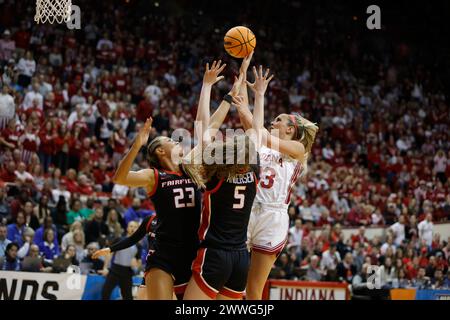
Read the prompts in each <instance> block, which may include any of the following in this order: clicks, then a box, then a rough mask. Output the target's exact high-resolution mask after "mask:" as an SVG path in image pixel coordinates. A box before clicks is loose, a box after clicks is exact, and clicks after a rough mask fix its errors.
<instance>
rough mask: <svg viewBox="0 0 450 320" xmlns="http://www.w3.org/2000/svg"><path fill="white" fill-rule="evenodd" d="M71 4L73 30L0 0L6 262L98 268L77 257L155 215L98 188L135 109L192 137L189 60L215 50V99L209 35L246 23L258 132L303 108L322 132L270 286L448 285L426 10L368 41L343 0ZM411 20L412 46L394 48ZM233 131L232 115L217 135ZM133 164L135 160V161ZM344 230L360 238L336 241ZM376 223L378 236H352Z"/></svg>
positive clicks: (193, 75)
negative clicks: (75, 17) (259, 90)
mask: <svg viewBox="0 0 450 320" xmlns="http://www.w3.org/2000/svg"><path fill="white" fill-rule="evenodd" d="M399 3H402V2H401V1H399ZM77 4H78V5H79V6H80V7H81V10H82V29H81V30H67V29H65V27H64V26H48V25H44V26H36V25H34V22H33V21H32V18H31V17H32V16H33V14H34V6H33V5H34V1H14V0H5V1H1V2H0V35H1V38H0V65H1V79H0V83H1V87H2V92H1V94H0V129H1V135H0V164H1V168H0V220H1V221H0V222H1V224H2V226H0V260H2V263H1V268H2V269H3V270H21V269H22V267H21V260H22V259H23V258H24V257H25V256H32V257H40V258H41V259H42V264H41V266H40V267H39V271H41V272H57V271H61V270H59V269H58V268H57V267H55V266H53V267H52V263H53V261H54V260H55V259H56V258H58V257H60V258H61V257H62V258H63V259H68V260H70V261H71V262H72V263H73V264H79V263H80V262H91V263H94V264H92V270H91V271H92V272H95V273H103V274H104V273H105V271H104V270H105V269H106V267H107V266H103V262H102V261H98V260H96V261H95V262H94V261H92V259H91V254H92V252H93V251H95V250H96V249H97V248H100V247H103V246H105V245H107V244H108V243H110V242H111V241H112V240H113V239H115V238H118V237H120V236H123V234H124V230H125V229H126V226H127V223H128V222H129V221H131V220H136V221H141V220H142V219H143V217H144V216H145V215H148V214H153V213H154V212H153V206H152V203H151V201H150V200H148V199H147V198H146V195H145V192H143V190H140V189H130V188H127V187H124V186H119V185H114V184H113V183H112V181H111V178H112V176H113V174H114V170H115V168H116V166H117V163H118V161H119V160H120V158H121V156H122V155H123V154H124V152H125V151H126V150H127V147H128V146H129V145H130V143H132V141H133V138H134V135H135V133H136V131H137V130H138V129H139V128H140V126H141V125H142V123H143V121H144V120H145V119H146V118H147V117H148V116H153V118H154V122H153V123H154V132H153V133H152V136H153V137H154V136H156V135H170V134H171V132H172V131H173V130H174V129H176V128H186V129H188V130H190V131H192V129H193V128H192V125H193V119H194V117H195V112H196V103H197V100H198V96H199V91H200V88H201V79H202V74H203V65H204V64H205V63H206V61H211V60H212V59H214V58H222V59H223V60H225V61H226V62H227V63H228V67H227V69H226V72H225V75H226V81H222V82H221V83H220V84H219V85H217V86H216V88H215V89H214V90H213V99H212V101H213V107H217V104H218V102H219V101H220V97H221V96H222V95H223V93H224V92H226V90H227V88H229V86H230V81H231V80H230V79H232V75H233V74H234V73H236V72H237V70H238V68H239V65H238V63H239V62H238V61H233V60H232V59H231V57H227V56H226V54H225V52H224V50H223V47H222V41H223V35H224V34H225V32H226V30H227V29H228V28H229V27H232V26H233V25H236V24H240V23H239V21H245V22H246V24H247V25H248V26H249V27H250V28H252V30H253V31H254V32H255V34H256V36H257V41H258V43H257V49H256V53H255V57H254V62H255V63H258V64H260V63H261V64H263V65H267V66H269V67H270V68H271V70H273V72H274V73H275V75H276V78H275V80H274V81H272V83H271V86H270V89H269V90H268V97H267V103H266V117H265V119H266V120H267V122H269V121H270V119H273V118H274V117H275V116H276V115H277V114H279V113H282V112H301V113H302V114H303V115H304V116H305V117H306V118H308V119H311V120H313V121H315V122H317V123H318V124H319V126H320V131H319V134H318V137H317V140H316V143H315V146H314V149H313V152H312V156H311V161H310V163H311V164H310V166H309V170H308V173H307V175H306V176H305V177H303V178H302V179H301V180H300V181H299V182H298V184H297V187H296V188H295V190H294V193H293V197H291V201H292V203H291V206H290V208H289V215H290V217H291V224H292V228H291V229H290V235H289V240H288V245H287V246H286V248H285V250H284V252H283V253H282V254H281V256H280V258H279V259H278V261H277V263H276V265H275V267H274V268H273V272H272V274H271V276H272V277H273V278H284V279H304V280H308V281H318V280H323V281H345V282H348V283H353V284H354V285H355V286H356V285H358V284H360V283H364V282H365V281H366V276H367V267H368V265H380V266H382V268H383V269H384V271H385V272H384V278H383V284H384V285H385V286H388V287H389V286H391V287H408V286H415V287H432V288H445V287H447V288H448V287H449V286H450V283H449V281H450V273H449V271H448V264H449V261H450V241H449V240H450V239H441V238H440V235H439V234H438V233H435V232H433V223H437V222H444V221H448V220H449V217H450V192H449V191H450V179H449V178H450V139H449V138H450V137H449V132H450V130H449V128H450V114H449V107H448V95H446V90H448V87H447V89H446V87H445V85H444V83H445V81H446V80H448V74H445V72H444V71H443V69H445V68H443V66H448V60H447V62H446V63H447V64H445V62H443V59H444V58H443V57H445V56H446V54H447V58H448V52H449V50H448V45H447V47H445V45H444V44H443V43H442V41H443V39H445V38H446V37H444V36H442V38H441V37H433V35H434V34H435V33H439V32H438V30H440V29H439V28H441V27H442V26H443V25H442V19H439V18H440V17H441V16H439V13H437V16H436V14H433V15H432V17H433V19H430V17H431V15H430V16H429V17H428V19H425V20H424V21H422V22H421V23H423V25H420V26H422V27H423V26H424V25H425V24H426V29H425V30H427V31H426V32H425V31H423V30H424V29H420V26H416V28H415V29H414V27H411V26H409V28H410V29H408V27H407V26H406V21H405V20H402V18H401V15H400V18H399V19H398V21H396V23H391V24H389V27H388V29H385V30H382V31H376V32H377V33H372V34H369V31H367V29H365V27H364V23H365V16H364V13H365V11H364V10H360V12H356V13H352V11H351V10H356V9H349V8H348V6H345V5H343V4H342V3H333V4H327V5H325V4H317V3H316V4H307V3H305V2H303V1H281V2H280V4H278V5H277V6H273V4H270V1H269V2H265V1H263V2H258V4H259V5H258V6H254V5H253V6H252V5H251V2H249V4H242V3H240V4H239V6H240V8H241V10H240V11H239V12H240V14H238V15H237V16H236V17H234V18H233V19H232V21H230V19H229V15H228V16H227V15H226V14H225V12H226V6H225V5H224V4H220V3H219V4H217V5H218V8H214V9H213V8H209V7H208V5H207V4H206V3H205V1H199V2H198V3H197V2H196V3H193V4H192V3H190V2H188V1H178V2H174V1H168V2H166V1H164V3H157V2H155V3H150V4H149V2H143V1H107V2H106V1H103V2H94V1H78V3H77ZM400 5H401V4H398V6H400ZM447 5H448V4H447ZM220 6H222V8H221V7H220ZM343 8H345V9H343ZM416 9H417V8H416ZM447 9H448V8H447ZM345 10H347V11H345ZM397 10H399V12H401V10H403V9H402V8H398V7H397ZM405 10H406V9H405ZM411 10H413V9H411ZM421 10H422V11H423V12H427V10H431V9H430V8H428V7H427V6H425V8H421ZM438 11H439V10H438ZM25 12H26V13H27V15H25V14H24V13H25ZM394 13H395V11H394ZM394 13H392V15H394ZM397 13H398V12H397ZM397 16H398V15H397ZM383 17H384V16H383ZM386 17H387V18H386V19H387V20H388V21H392V20H389V15H386ZM136 21H139V23H136ZM273 21H277V23H276V26H275V25H273ZM271 23H272V25H271ZM411 28H412V29H413V31H416V33H415V37H409V38H404V35H405V32H406V31H405V30H409V32H410V33H411ZM441 31H442V30H441ZM447 31H448V29H447ZM442 32H443V31H442ZM443 34H445V33H443ZM402 37H403V38H402ZM402 39H404V41H402ZM441 67H442V68H441ZM238 127H240V124H239V119H238V117H237V113H236V112H234V111H231V113H230V115H229V116H228V117H227V119H226V123H225V124H224V128H238ZM151 138H152V137H151ZM146 166H147V161H146V159H145V155H144V153H142V154H140V155H139V157H138V159H137V161H136V163H135V165H134V168H135V169H139V168H145V167H146ZM348 226H352V227H360V229H359V231H358V233H356V234H354V235H353V236H351V237H350V238H349V239H344V237H343V233H342V228H343V227H348ZM373 226H385V227H386V232H385V234H384V235H383V236H382V237H373V238H370V239H367V237H366V236H365V228H367V227H373ZM313 230H319V232H313ZM10 242H14V243H16V244H17V246H15V245H13V244H8V243H10ZM145 245H146V242H145V241H143V243H142V246H143V248H142V256H143V257H145V254H146V248H145ZM59 260H60V259H59ZM143 261H145V260H143ZM36 271H37V270H36ZM138 271H139V265H138V268H137V270H136V272H138Z"/></svg>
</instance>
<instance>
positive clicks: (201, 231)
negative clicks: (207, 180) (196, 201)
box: [198, 192, 211, 241]
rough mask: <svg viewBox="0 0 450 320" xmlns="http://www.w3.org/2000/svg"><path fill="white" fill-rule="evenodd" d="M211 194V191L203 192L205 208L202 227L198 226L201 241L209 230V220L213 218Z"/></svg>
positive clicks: (201, 219)
mask: <svg viewBox="0 0 450 320" xmlns="http://www.w3.org/2000/svg"><path fill="white" fill-rule="evenodd" d="M209 196H210V193H209V192H205V193H204V194H203V208H202V213H201V216H200V227H199V228H198V238H199V240H200V241H203V240H205V237H206V232H207V231H208V228H209V222H210V219H211V212H210V210H209V206H210V199H209Z"/></svg>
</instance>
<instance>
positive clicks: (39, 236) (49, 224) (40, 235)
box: [33, 216, 58, 245]
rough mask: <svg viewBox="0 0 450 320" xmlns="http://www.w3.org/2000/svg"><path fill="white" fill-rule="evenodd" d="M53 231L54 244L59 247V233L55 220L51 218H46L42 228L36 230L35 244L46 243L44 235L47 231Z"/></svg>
mask: <svg viewBox="0 0 450 320" xmlns="http://www.w3.org/2000/svg"><path fill="white" fill-rule="evenodd" d="M48 229H52V230H53V234H54V239H53V242H54V244H55V245H58V231H57V229H56V225H54V224H53V218H52V217H51V216H49V217H47V218H45V220H44V223H43V224H42V227H40V228H38V229H37V230H36V233H35V234H34V240H33V241H34V243H35V244H39V243H42V242H44V233H45V230H48Z"/></svg>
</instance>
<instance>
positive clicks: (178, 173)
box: [161, 169, 183, 177]
mask: <svg viewBox="0 0 450 320" xmlns="http://www.w3.org/2000/svg"><path fill="white" fill-rule="evenodd" d="M161 171H164V172H165V173H168V174H175V175H177V176H180V177H181V176H182V175H183V172H175V171H169V170H164V169H163V170H161Z"/></svg>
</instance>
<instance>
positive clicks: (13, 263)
mask: <svg viewBox="0 0 450 320" xmlns="http://www.w3.org/2000/svg"><path fill="white" fill-rule="evenodd" d="M18 250H19V246H18V245H17V243H15V242H11V243H9V244H8V245H7V246H6V250H5V257H4V258H3V262H2V266H1V270H3V271H20V268H21V266H20V261H19V258H18V257H17V251H18Z"/></svg>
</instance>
